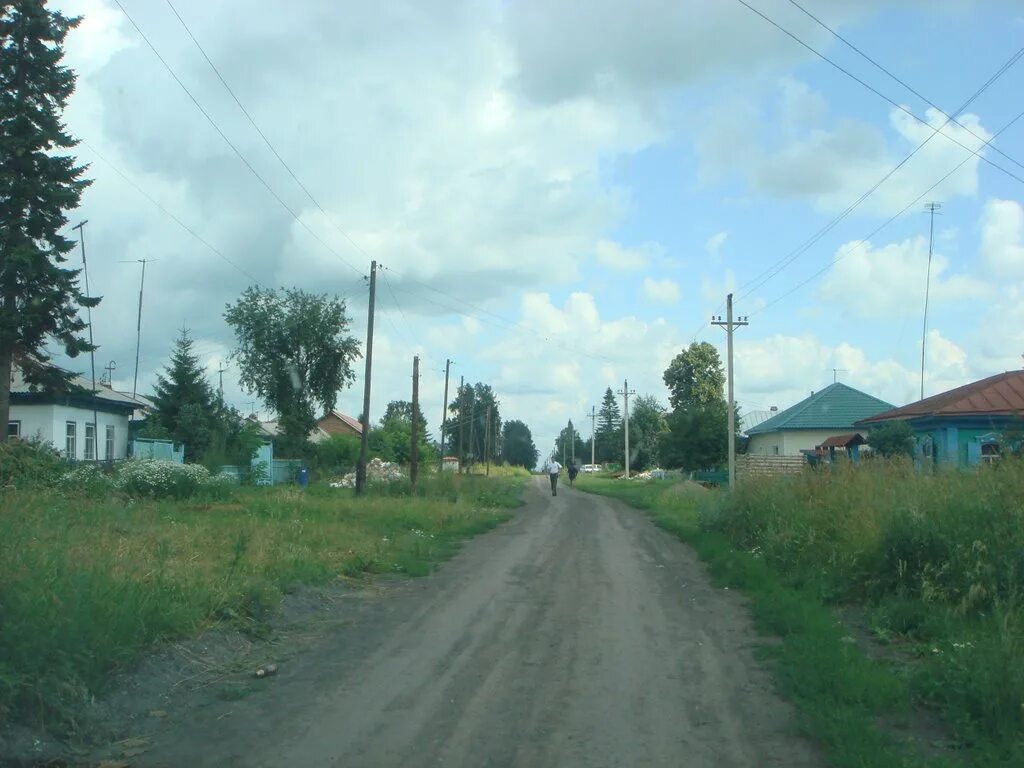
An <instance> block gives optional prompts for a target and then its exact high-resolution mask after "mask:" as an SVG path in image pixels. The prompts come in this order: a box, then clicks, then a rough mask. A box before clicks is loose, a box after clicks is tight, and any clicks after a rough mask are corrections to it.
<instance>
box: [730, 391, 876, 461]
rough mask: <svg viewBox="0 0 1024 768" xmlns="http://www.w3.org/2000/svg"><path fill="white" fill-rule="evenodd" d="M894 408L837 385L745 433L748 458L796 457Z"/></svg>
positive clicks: (853, 430)
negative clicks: (747, 439)
mask: <svg viewBox="0 0 1024 768" xmlns="http://www.w3.org/2000/svg"><path fill="white" fill-rule="evenodd" d="M892 407H893V406H892V404H890V403H887V402H885V401H884V400H879V399H878V398H877V397H872V396H871V395H869V394H866V393H864V392H861V391H860V390H859V389H854V388H853V387H851V386H848V385H846V384H843V383H841V382H837V383H835V384H830V385H829V386H827V387H825V388H824V389H822V390H821V391H819V392H814V393H812V394H811V396H810V397H808V398H806V399H804V400H801V401H800V402H799V403H797V404H796V405H794V406H791V407H790V408H787V409H786V410H784V411H780V412H779V413H777V414H775V415H774V416H772V417H771V418H770V419H766V420H764V421H762V422H761V423H760V424H757V425H755V426H753V427H751V428H750V429H748V430H747V435H748V437H749V438H750V441H749V443H748V445H747V454H748V455H755V456H756V455H761V456H773V455H774V456H799V455H801V454H802V452H804V451H812V452H814V450H815V449H816V448H817V447H818V446H819V445H823V444H824V443H825V441H827V440H828V439H829V438H831V437H839V436H842V435H849V434H850V433H853V432H856V431H857V430H856V429H855V428H854V425H855V424H856V423H857V422H858V421H860V420H862V419H866V418H868V417H870V416H874V415H875V414H878V413H881V412H882V411H887V410H889V409H891V408H892Z"/></svg>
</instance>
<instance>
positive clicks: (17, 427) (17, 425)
mask: <svg viewBox="0 0 1024 768" xmlns="http://www.w3.org/2000/svg"><path fill="white" fill-rule="evenodd" d="M11 427H14V431H13V432H12V431H11ZM7 436H8V437H21V420H20V419H11V420H10V421H8V422H7Z"/></svg>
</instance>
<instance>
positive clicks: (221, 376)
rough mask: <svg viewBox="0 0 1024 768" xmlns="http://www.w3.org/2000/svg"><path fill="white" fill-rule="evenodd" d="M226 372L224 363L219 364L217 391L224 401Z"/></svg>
mask: <svg viewBox="0 0 1024 768" xmlns="http://www.w3.org/2000/svg"><path fill="white" fill-rule="evenodd" d="M226 370H227V368H225V367H224V363H217V391H218V392H219V393H220V399H221V400H222V401H223V400H224V371H226Z"/></svg>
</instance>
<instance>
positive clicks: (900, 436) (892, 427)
mask: <svg viewBox="0 0 1024 768" xmlns="http://www.w3.org/2000/svg"><path fill="white" fill-rule="evenodd" d="M868 445H870V446H871V450H873V451H875V452H876V453H879V454H880V455H882V456H884V457H885V458H887V459H888V458H893V457H895V456H913V455H914V430H913V429H912V428H911V426H910V425H909V424H908V423H907V422H905V421H890V422H887V423H885V424H882V425H880V426H877V427H874V428H873V429H872V430H871V431H870V432H868Z"/></svg>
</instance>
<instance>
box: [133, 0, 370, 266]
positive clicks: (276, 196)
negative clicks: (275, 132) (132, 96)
mask: <svg viewBox="0 0 1024 768" xmlns="http://www.w3.org/2000/svg"><path fill="white" fill-rule="evenodd" d="M114 2H115V3H117V7H118V8H120V9H121V12H122V13H123V14H124V15H125V18H127V19H128V21H129V22H130V23H131V25H132V26H133V27H135V31H136V32H138V33H139V35H140V36H141V37H142V39H143V40H144V41H145V43H146V45H148V46H149V48H150V50H151V51H153V54H154V55H155V56H156V57H157V59H159V60H160V63H161V64H163V66H164V69H166V70H167V72H168V73H169V74H170V75H171V77H172V78H174V81H175V82H176V83H177V84H178V85H179V86H180V87H181V89H182V90H183V91H184V92H185V94H186V95H187V96H188V97H189V99H191V101H192V103H193V104H194V105H195V107H196V109H198V110H199V112H200V113H201V114H202V115H203V117H205V118H206V120H207V122H208V123H210V125H212V126H213V129H214V130H215V131H217V133H218V134H219V135H220V137H221V138H222V139H223V140H224V143H225V144H227V145H228V147H230V148H231V151H232V152H234V153H235V155H237V156H238V159H239V160H241V161H242V163H243V164H244V165H245V167H246V168H248V169H249V172H250V173H252V175H253V176H255V177H256V179H257V180H258V181H259V182H260V183H261V184H262V185H263V186H264V188H265V189H266V190H267V192H269V193H270V195H271V196H272V197H273V198H274V199H275V200H277V202H278V203H279V204H280V205H281V207H282V208H284V209H285V210H286V211H287V212H288V214H289V215H290V216H291V217H292V218H293V219H294V220H295V221H296V223H297V224H298V225H299V226H301V227H302V228H303V229H304V230H306V232H308V233H309V234H310V236H311V237H312V238H313V239H314V240H316V241H317V242H318V243H319V244H320V245H322V246H323V247H324V248H325V249H326V250H327V251H329V252H330V253H331V254H333V255H334V256H335V257H336V258H337V259H338V260H339V261H341V263H342V264H344V265H345V266H347V267H348V268H349V269H351V270H353V271H354V272H356V273H357V274H359V275H362V274H363V272H362V270H361V269H359V268H358V267H356V266H355V265H353V264H352V263H351V262H349V261H348V260H347V259H345V258H344V257H343V256H342V255H341V254H339V253H338V252H337V251H335V250H334V249H333V248H331V246H329V245H328V244H327V243H326V242H324V241H323V239H321V237H320V236H319V235H318V234H317V233H316V232H314V231H313V230H312V229H311V228H310V226H309V225H308V224H306V222H304V221H303V220H302V219H301V217H299V215H298V214H297V213H295V211H294V210H292V208H291V206H289V205H288V203H286V202H285V201H284V199H283V198H282V197H281V196H280V195H279V194H277V192H276V191H274V188H273V187H271V186H270V184H269V183H268V182H267V180H266V179H264V178H263V176H261V175H260V173H259V171H257V170H256V168H254V167H253V165H252V163H250V162H249V160H248V159H247V158H246V157H245V155H243V154H242V152H241V151H240V150H239V149H238V147H236V146H235V144H234V142H232V141H231V139H229V138H228V136H227V134H226V133H224V131H223V130H221V127H220V126H219V125H217V122H216V121H215V120H214V119H213V118H212V117H211V116H210V113H209V112H207V111H206V109H204V108H203V105H202V104H200V103H199V100H198V99H197V98H196V97H195V96H194V95H193V94H192V91H190V90H189V89H188V86H186V85H185V83H183V82H182V80H181V78H180V77H178V75H177V73H176V72H175V71H174V69H172V68H171V65H170V64H168V63H167V61H166V59H164V57H163V56H161V55H160V51H158V50H157V49H156V46H155V45H153V43H152V42H151V41H150V39H149V37H147V36H146V33H145V32H143V31H142V28H141V27H140V26H139V25H138V24H137V23H136V22H135V19H133V18H132V17H131V15H130V14H129V13H128V11H127V10H125V7H124V6H123V5H122V4H121V0H114ZM197 44H198V43H197Z"/></svg>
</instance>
